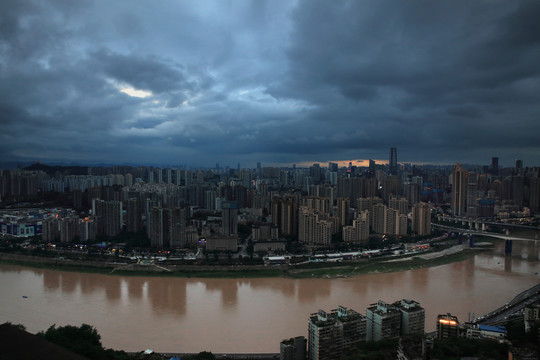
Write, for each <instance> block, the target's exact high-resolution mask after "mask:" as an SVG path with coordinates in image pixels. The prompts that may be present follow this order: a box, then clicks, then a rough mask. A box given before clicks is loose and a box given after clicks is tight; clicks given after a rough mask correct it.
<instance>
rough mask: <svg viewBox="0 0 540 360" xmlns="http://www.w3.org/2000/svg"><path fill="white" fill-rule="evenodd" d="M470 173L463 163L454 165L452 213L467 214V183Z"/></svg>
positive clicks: (457, 214)
mask: <svg viewBox="0 0 540 360" xmlns="http://www.w3.org/2000/svg"><path fill="white" fill-rule="evenodd" d="M468 178H469V174H468V172H466V171H465V170H464V169H463V167H462V166H461V164H456V165H454V169H453V171H452V214H454V215H456V216H465V214H466V211H467V184H468Z"/></svg>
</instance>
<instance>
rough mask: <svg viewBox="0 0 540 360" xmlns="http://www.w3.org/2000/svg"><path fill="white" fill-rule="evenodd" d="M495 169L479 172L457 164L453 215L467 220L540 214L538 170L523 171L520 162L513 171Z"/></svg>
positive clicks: (494, 162) (453, 177) (453, 178)
mask: <svg viewBox="0 0 540 360" xmlns="http://www.w3.org/2000/svg"><path fill="white" fill-rule="evenodd" d="M498 163H499V160H498V158H493V159H492V166H491V167H490V168H488V167H485V168H484V169H483V171H482V172H479V171H478V169H474V168H472V169H471V168H466V167H464V166H462V165H461V164H456V165H455V166H454V167H453V169H452V175H451V186H452V198H451V206H452V214H453V215H455V216H458V217H467V218H473V219H476V218H485V219H494V218H502V219H504V218H509V217H526V216H530V215H531V214H534V213H538V212H540V177H539V171H538V168H524V167H523V162H522V161H521V160H517V161H516V166H515V167H514V168H508V169H499V166H498Z"/></svg>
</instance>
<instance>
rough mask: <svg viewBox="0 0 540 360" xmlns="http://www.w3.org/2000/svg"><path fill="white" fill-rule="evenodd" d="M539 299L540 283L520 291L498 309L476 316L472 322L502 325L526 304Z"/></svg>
mask: <svg viewBox="0 0 540 360" xmlns="http://www.w3.org/2000/svg"><path fill="white" fill-rule="evenodd" d="M537 301H540V283H538V284H536V285H534V286H533V287H531V288H530V289H527V290H525V291H523V292H521V293H519V294H518V295H517V296H516V297H514V298H513V299H512V300H510V301H509V302H508V303H506V304H504V305H502V306H500V307H498V308H497V309H495V310H493V311H491V312H489V313H487V314H485V315H482V316H479V317H477V318H475V319H474V320H473V321H472V322H473V323H475V324H482V325H501V324H504V323H505V322H506V321H507V319H508V318H509V317H510V316H511V315H514V314H517V313H519V312H521V311H523V308H524V307H525V306H527V305H530V304H533V303H535V302H537Z"/></svg>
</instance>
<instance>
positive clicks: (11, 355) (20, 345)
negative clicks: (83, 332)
mask: <svg viewBox="0 0 540 360" xmlns="http://www.w3.org/2000/svg"><path fill="white" fill-rule="evenodd" d="M0 349H1V350H0V351H1V354H0V357H1V358H2V359H40V360H87V359H88V358H86V357H84V356H81V355H78V354H76V353H74V352H72V351H71V350H68V349H66V348H64V347H62V346H59V345H56V344H54V343H52V342H50V341H47V340H45V339H44V338H42V337H40V336H37V335H33V334H30V333H29V332H26V331H25V330H23V329H21V328H20V327H18V326H16V325H11V324H8V323H5V324H1V325H0Z"/></svg>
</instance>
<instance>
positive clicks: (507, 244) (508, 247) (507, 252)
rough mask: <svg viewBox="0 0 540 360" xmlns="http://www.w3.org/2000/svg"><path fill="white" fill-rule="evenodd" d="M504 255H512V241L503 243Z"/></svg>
mask: <svg viewBox="0 0 540 360" xmlns="http://www.w3.org/2000/svg"><path fill="white" fill-rule="evenodd" d="M504 255H512V240H508V239H506V240H505V241H504Z"/></svg>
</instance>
